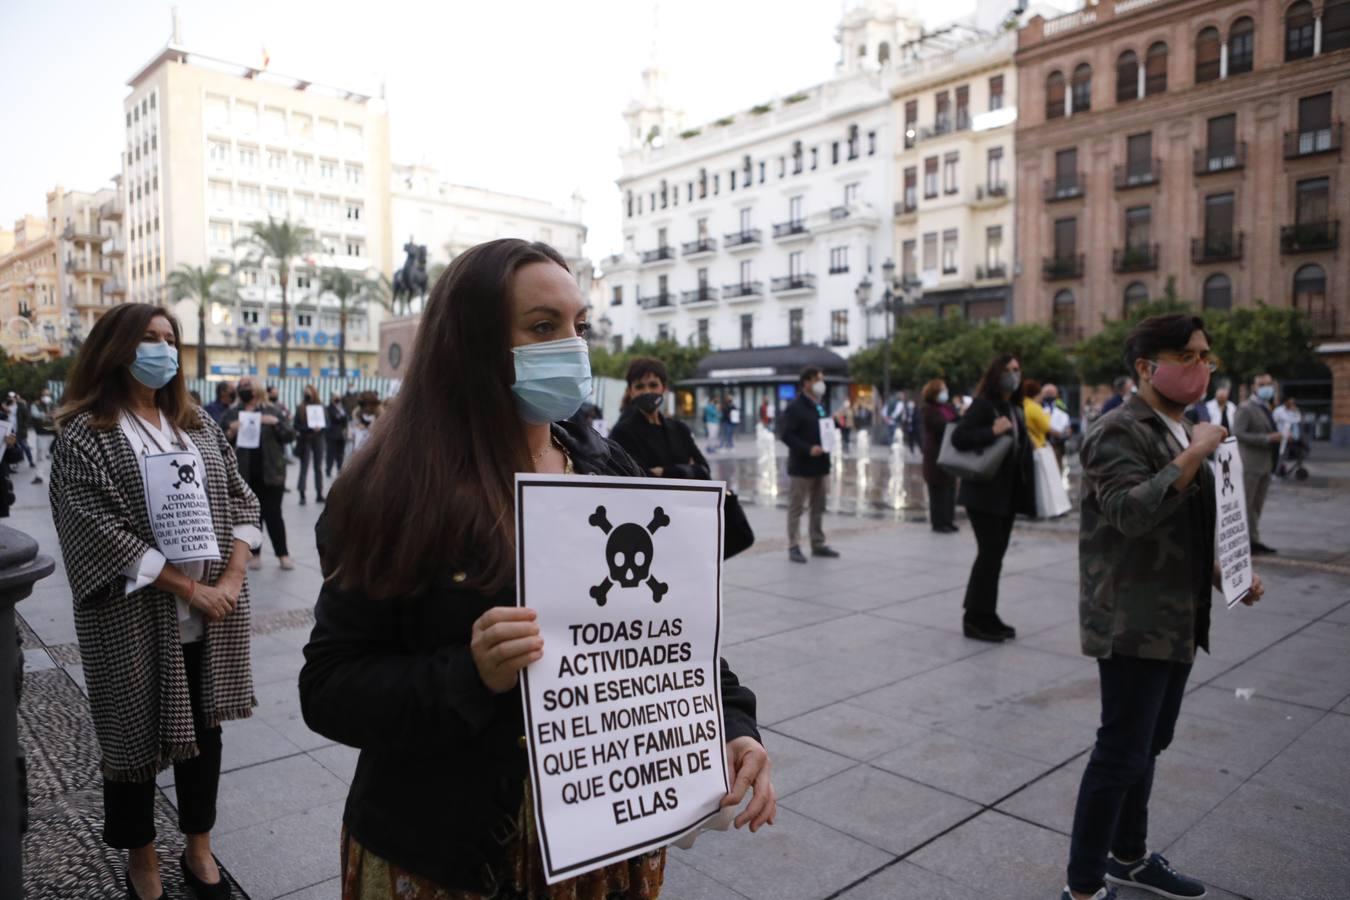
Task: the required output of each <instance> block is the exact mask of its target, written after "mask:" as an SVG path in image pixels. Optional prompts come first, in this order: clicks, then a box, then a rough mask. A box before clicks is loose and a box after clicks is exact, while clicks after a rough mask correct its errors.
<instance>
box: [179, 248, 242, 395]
mask: <svg viewBox="0 0 1350 900" xmlns="http://www.w3.org/2000/svg"><path fill="white" fill-rule="evenodd" d="M167 283H168V287H169V291H170V294H171V296H172V297H173V299H174V301H175V302H177V301H179V300H196V301H197V377H198V378H205V377H206V304H207V303H208V302H209V301H211V300H227V299H229V295H230V294H232V293H233V292H234V279H233V278H231V277H230V272H229V271H228V270H224V269H218V268H212V267H202V266H190V265H187V264H186V263H184V264H183V265H181V266H179V267H178V268H177V269H175V270H174V271H172V272H170V273H169V277H168V279H167Z"/></svg>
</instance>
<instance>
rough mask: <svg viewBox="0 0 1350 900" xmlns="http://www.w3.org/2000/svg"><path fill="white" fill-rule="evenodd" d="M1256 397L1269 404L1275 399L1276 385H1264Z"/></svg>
mask: <svg viewBox="0 0 1350 900" xmlns="http://www.w3.org/2000/svg"><path fill="white" fill-rule="evenodd" d="M1256 396H1258V397H1260V398H1261V399H1262V400H1264V401H1266V402H1267V403H1269V402H1270V401H1271V400H1274V399H1275V385H1273V384H1263V385H1261V386H1260V387H1259V388H1257V389H1256Z"/></svg>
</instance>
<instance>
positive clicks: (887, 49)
mask: <svg viewBox="0 0 1350 900" xmlns="http://www.w3.org/2000/svg"><path fill="white" fill-rule="evenodd" d="M1249 21H1250V20H1249ZM890 61H891V45H890V44H888V43H887V42H886V41H882V42H881V46H880V47H878V48H877V62H879V63H881V64H882V65H883V66H884V65H886V63H888V62H890Z"/></svg>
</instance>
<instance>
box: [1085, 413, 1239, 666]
mask: <svg viewBox="0 0 1350 900" xmlns="http://www.w3.org/2000/svg"><path fill="white" fill-rule="evenodd" d="M1181 427H1183V428H1184V429H1185V430H1186V432H1187V434H1189V433H1190V429H1191V427H1192V426H1191V423H1190V422H1188V421H1186V422H1184V424H1183V425H1182V426H1181ZM1183 449H1184V448H1183V447H1182V446H1181V444H1180V443H1178V442H1177V440H1176V438H1175V437H1173V436H1172V435H1171V434H1169V433H1168V429H1167V426H1166V425H1165V424H1164V423H1163V420H1162V419H1161V418H1160V417H1159V415H1158V413H1156V412H1154V410H1153V407H1151V406H1149V405H1148V403H1147V402H1146V401H1145V400H1144V399H1143V398H1142V397H1140V396H1139V395H1138V394H1135V395H1133V396H1131V397H1130V398H1129V399H1128V400H1126V401H1125V402H1124V403H1123V404H1121V406H1120V407H1118V408H1117V409H1116V410H1113V411H1112V412H1110V413H1108V414H1107V415H1106V416H1103V417H1102V418H1101V419H1100V420H1098V422H1097V425H1096V427H1095V428H1093V429H1092V431H1091V432H1090V433H1089V434H1088V437H1087V440H1086V441H1085V442H1084V445H1083V450H1082V454H1081V458H1082V463H1083V480H1082V484H1083V490H1082V495H1083V498H1082V515H1081V518H1080V525H1079V531H1078V570H1079V584H1080V591H1079V599H1078V619H1079V630H1080V635H1079V636H1080V638H1081V641H1082V645H1083V652H1084V653H1085V654H1087V655H1088V656H1093V657H1096V658H1098V659H1102V658H1105V657H1109V656H1112V655H1113V654H1116V655H1121V656H1130V657H1137V658H1140V659H1161V660H1171V661H1173V662H1178V663H1190V662H1193V661H1194V659H1195V652H1196V648H1197V647H1203V648H1204V649H1205V650H1206V651H1208V650H1209V611H1210V598H1209V594H1210V591H1209V587H1210V583H1211V581H1212V578H1213V572H1214V517H1215V498H1214V473H1213V472H1212V471H1211V470H1210V468H1209V466H1207V465H1203V466H1201V467H1200V468H1199V470H1198V471H1197V472H1196V476H1195V478H1194V480H1192V481H1191V483H1190V484H1188V485H1186V487H1185V488H1184V489H1183V490H1181V491H1177V490H1175V489H1173V487H1172V483H1173V482H1174V481H1176V480H1177V478H1178V477H1180V475H1181V469H1180V468H1179V467H1178V466H1177V464H1176V463H1175V462H1174V459H1175V458H1176V457H1177V456H1178V455H1180V454H1181V452H1182V451H1183Z"/></svg>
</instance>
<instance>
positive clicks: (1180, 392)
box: [1153, 363, 1209, 406]
mask: <svg viewBox="0 0 1350 900" xmlns="http://www.w3.org/2000/svg"><path fill="white" fill-rule="evenodd" d="M1153 365H1154V369H1153V389H1154V390H1155V391H1157V392H1158V393H1160V394H1162V395H1163V396H1164V397H1166V398H1167V399H1168V400H1171V401H1172V402H1173V403H1179V404H1181V405H1182V406H1190V405H1191V404H1192V403H1195V402H1197V401H1199V400H1200V399H1201V398H1202V397H1204V396H1205V391H1206V390H1208V388H1209V369H1208V368H1207V367H1206V366H1204V365H1203V364H1201V365H1194V366H1183V365H1181V364H1180V363H1154V364H1153Z"/></svg>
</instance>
